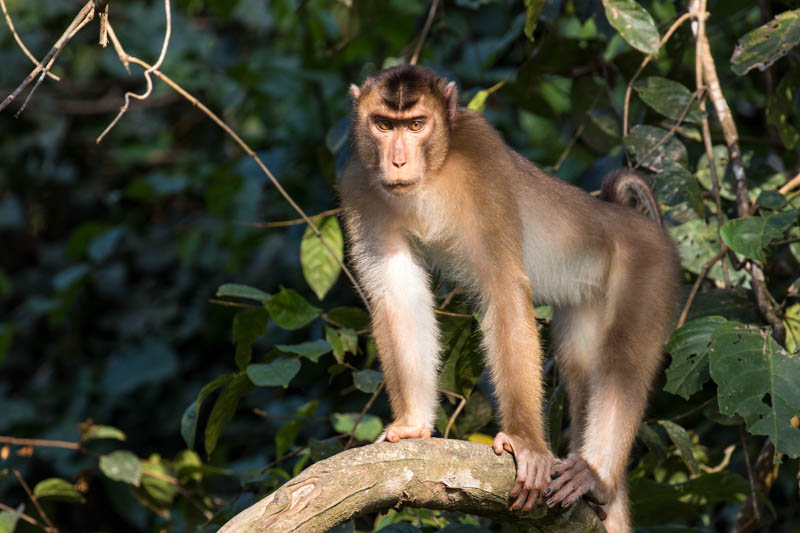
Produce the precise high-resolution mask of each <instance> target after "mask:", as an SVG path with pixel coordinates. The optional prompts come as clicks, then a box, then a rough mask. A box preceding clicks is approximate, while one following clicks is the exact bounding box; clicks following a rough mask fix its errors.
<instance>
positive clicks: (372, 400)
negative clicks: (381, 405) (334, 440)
mask: <svg viewBox="0 0 800 533" xmlns="http://www.w3.org/2000/svg"><path fill="white" fill-rule="evenodd" d="M385 384H386V383H385V382H384V381H381V384H380V385H378V388H377V389H375V392H373V393H372V396H370V398H369V400H367V403H366V405H364V408H363V409H362V410H361V413H360V414H359V415H358V418H357V419H356V423H355V424H353V429H352V430H351V431H350V433H349V434H348V437H347V444H345V445H344V449H345V450H346V449H348V448H350V446H351V445H352V444H353V441H354V440H355V435H356V428H358V425H359V424H360V423H361V420H362V419H363V418H364V416H366V414H367V411H369V410H370V408H371V407H372V404H373V403H375V400H376V399H377V398H378V395H379V394H380V393H381V391H382V390H383V387H384V386H385Z"/></svg>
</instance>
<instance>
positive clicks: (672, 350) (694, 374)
mask: <svg viewBox="0 0 800 533" xmlns="http://www.w3.org/2000/svg"><path fill="white" fill-rule="evenodd" d="M724 323H725V319H724V318H722V317H721V316H708V317H703V318H699V319H697V320H692V321H691V322H687V323H686V324H684V325H683V327H682V328H680V329H678V330H676V331H675V332H674V333H673V334H672V338H671V339H670V340H669V344H668V345H667V351H668V352H669V354H670V356H671V357H672V362H671V363H670V365H669V368H668V369H667V372H666V374H667V384H666V385H664V390H665V391H667V392H671V393H672V394H677V395H678V396H681V397H682V398H684V399H686V400H688V399H689V397H690V396H691V395H692V394H694V393H695V392H697V391H699V390H700V389H701V388H703V385H704V384H705V383H706V382H707V381H708V380H709V379H711V376H710V375H709V374H708V355H709V353H708V344H709V343H710V342H711V336H712V335H713V334H714V331H715V330H716V329H717V327H718V326H719V325H720V324H724Z"/></svg>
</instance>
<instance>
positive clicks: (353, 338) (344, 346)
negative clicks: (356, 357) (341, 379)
mask: <svg viewBox="0 0 800 533" xmlns="http://www.w3.org/2000/svg"><path fill="white" fill-rule="evenodd" d="M324 331H325V339H326V340H327V341H328V343H330V345H331V349H332V350H333V356H334V357H335V358H336V362H337V363H341V362H342V361H344V356H345V354H348V353H352V354H355V353H357V352H358V335H356V332H355V331H353V330H352V329H334V328H329V327H328V326H325V328H324Z"/></svg>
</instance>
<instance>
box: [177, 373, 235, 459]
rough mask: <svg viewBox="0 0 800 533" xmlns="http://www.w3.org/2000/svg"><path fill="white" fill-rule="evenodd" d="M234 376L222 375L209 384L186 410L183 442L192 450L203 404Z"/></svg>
mask: <svg viewBox="0 0 800 533" xmlns="http://www.w3.org/2000/svg"><path fill="white" fill-rule="evenodd" d="M233 377H234V376H233V374H222V375H221V376H219V377H218V378H216V379H215V380H214V381H212V382H211V383H207V384H206V385H205V386H204V387H203V388H202V389H200V392H199V393H198V394H197V399H196V400H195V401H194V402H192V403H191V405H189V407H187V408H186V411H184V413H183V417H182V418H181V436H182V437H183V441H184V442H185V443H186V446H188V447H189V448H190V449H191V448H194V441H195V438H196V436H197V415H198V413H199V411H200V408H201V407H202V406H203V402H204V401H205V399H206V398H207V397H208V395H209V394H211V393H212V392H214V391H215V390H217V389H218V388H219V387H221V386H222V385H225V384H226V383H228V382H229V381H231V380H232V379H233Z"/></svg>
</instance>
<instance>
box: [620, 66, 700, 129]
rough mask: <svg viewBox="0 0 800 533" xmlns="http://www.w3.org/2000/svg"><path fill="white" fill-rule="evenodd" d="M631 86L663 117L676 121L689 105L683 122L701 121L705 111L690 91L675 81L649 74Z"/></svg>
mask: <svg viewBox="0 0 800 533" xmlns="http://www.w3.org/2000/svg"><path fill="white" fill-rule="evenodd" d="M633 88H634V89H635V90H636V94H638V95H639V98H641V99H642V101H643V102H644V103H645V104H647V105H648V106H650V107H652V108H653V109H655V110H656V111H658V112H659V113H661V114H662V115H664V116H665V117H669V118H671V119H672V120H675V121H677V120H679V119H680V118H681V115H682V114H683V113H684V111H685V110H686V108H687V107H689V111H688V112H687V113H686V116H685V117H684V119H683V120H684V122H693V123H695V124H699V123H701V122H702V121H703V116H705V113H703V112H702V111H701V110H700V106H699V105H698V103H697V100H693V99H692V93H691V91H689V89H687V88H686V87H685V86H684V85H683V84H681V83H678V82H677V81H672V80H670V79H667V78H662V77H659V76H650V77H649V78H645V79H643V80H640V81H638V82H636V84H635V85H634V86H633Z"/></svg>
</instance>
